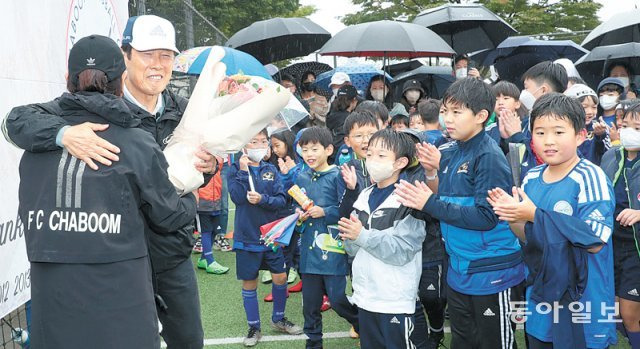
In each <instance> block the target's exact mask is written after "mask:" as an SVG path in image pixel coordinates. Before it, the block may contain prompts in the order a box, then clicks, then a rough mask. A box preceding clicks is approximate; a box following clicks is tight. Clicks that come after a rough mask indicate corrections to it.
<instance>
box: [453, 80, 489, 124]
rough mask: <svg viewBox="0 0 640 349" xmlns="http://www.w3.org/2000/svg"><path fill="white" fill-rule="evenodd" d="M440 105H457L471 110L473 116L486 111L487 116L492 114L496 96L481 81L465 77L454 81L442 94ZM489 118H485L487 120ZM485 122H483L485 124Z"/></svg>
mask: <svg viewBox="0 0 640 349" xmlns="http://www.w3.org/2000/svg"><path fill="white" fill-rule="evenodd" d="M442 103H443V104H447V103H452V104H459V105H462V106H463V107H465V108H468V109H471V111H472V112H473V113H474V114H478V113H479V112H480V111H482V110H486V111H487V115H491V113H493V109H494V108H495V106H496V96H495V95H494V94H493V91H492V90H491V88H490V87H489V86H487V84H485V83H484V82H483V81H482V80H480V79H476V78H472V77H466V78H464V79H460V80H456V82H454V83H453V84H451V86H449V88H448V89H447V90H446V91H445V92H444V96H442ZM488 119H489V117H488V116H487V120H488ZM486 122H487V121H486V120H485V123H486Z"/></svg>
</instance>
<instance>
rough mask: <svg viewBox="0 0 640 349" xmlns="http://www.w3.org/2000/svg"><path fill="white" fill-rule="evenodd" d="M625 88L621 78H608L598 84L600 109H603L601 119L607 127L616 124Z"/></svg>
mask: <svg viewBox="0 0 640 349" xmlns="http://www.w3.org/2000/svg"><path fill="white" fill-rule="evenodd" d="M624 88H625V86H624V83H623V82H622V81H621V80H620V79H619V78H606V79H604V80H602V81H601V82H600V84H598V91H597V92H598V96H599V100H600V108H602V114H601V117H602V119H603V120H604V122H605V123H606V124H607V126H611V125H612V124H615V122H616V106H617V105H618V102H619V101H620V97H621V96H622V93H623V92H624Z"/></svg>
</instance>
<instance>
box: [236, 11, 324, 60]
mask: <svg viewBox="0 0 640 349" xmlns="http://www.w3.org/2000/svg"><path fill="white" fill-rule="evenodd" d="M330 38H331V34H330V33H329V32H328V31H326V30H325V29H324V28H322V27H321V26H319V25H317V24H316V23H314V22H312V21H311V20H309V19H307V18H271V19H267V20H265V21H259V22H255V23H253V24H251V25H250V26H248V27H246V28H244V29H240V30H239V31H238V32H237V33H235V34H233V36H232V37H231V38H229V40H228V41H227V43H226V46H229V47H232V48H235V49H238V50H240V51H244V52H246V53H248V54H250V55H252V56H254V57H255V58H257V59H258V60H259V61H260V62H261V63H262V64H267V63H271V62H276V61H279V60H283V59H288V58H295V57H300V56H306V55H308V54H310V53H312V52H315V51H316V50H317V49H319V48H320V47H321V46H322V45H324V43H325V42H327V40H329V39H330Z"/></svg>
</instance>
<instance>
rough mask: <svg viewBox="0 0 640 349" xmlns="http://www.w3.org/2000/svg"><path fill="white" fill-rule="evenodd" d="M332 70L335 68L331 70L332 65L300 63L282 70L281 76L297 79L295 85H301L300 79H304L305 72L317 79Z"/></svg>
mask: <svg viewBox="0 0 640 349" xmlns="http://www.w3.org/2000/svg"><path fill="white" fill-rule="evenodd" d="M331 69H333V68H331V66H330V65H328V64H325V63H320V62H313V61H311V62H300V63H294V64H291V65H290V66H288V67H286V68H284V69H282V70H280V74H289V75H291V76H293V77H294V78H295V79H296V81H295V83H296V84H299V83H300V79H301V78H302V74H304V73H305V72H308V71H311V72H313V73H314V74H315V75H316V77H317V76H318V75H320V74H322V73H324V72H327V71H329V70H331Z"/></svg>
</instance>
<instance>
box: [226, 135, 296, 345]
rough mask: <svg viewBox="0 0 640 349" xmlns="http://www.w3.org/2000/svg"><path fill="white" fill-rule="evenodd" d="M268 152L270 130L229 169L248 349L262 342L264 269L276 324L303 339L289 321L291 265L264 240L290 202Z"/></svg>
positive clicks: (254, 139) (274, 325) (273, 318)
mask: <svg viewBox="0 0 640 349" xmlns="http://www.w3.org/2000/svg"><path fill="white" fill-rule="evenodd" d="M268 151H269V140H268V138H267V130H266V129H264V130H262V131H260V132H259V133H258V134H257V135H255V136H254V137H253V138H252V139H251V140H250V141H249V143H248V144H247V145H246V146H245V154H244V155H242V156H241V157H240V159H239V160H238V162H236V163H234V164H233V165H232V166H231V168H230V169H229V173H228V175H227V180H228V183H229V195H230V196H231V200H232V201H233V202H234V204H235V205H236V216H235V217H236V218H235V222H234V226H235V231H234V239H233V250H234V251H235V252H236V273H237V278H238V280H242V299H243V304H244V310H245V313H246V316H247V323H248V325H249V331H248V334H247V336H246V338H245V341H244V343H245V345H247V346H253V345H255V344H256V343H257V342H258V341H259V340H260V338H261V336H262V335H261V331H260V330H261V326H260V314H259V310H258V295H257V292H256V289H257V287H258V286H257V285H258V280H257V278H258V272H259V270H269V271H270V272H271V277H272V279H273V284H272V289H271V292H272V294H273V313H272V315H271V325H272V327H273V328H275V329H276V330H278V331H280V332H284V333H287V334H300V333H302V329H301V328H300V327H299V326H296V325H294V324H293V323H291V322H290V321H289V320H287V318H286V317H285V316H284V311H285V305H286V301H287V274H286V263H285V258H284V254H283V252H282V249H278V250H277V251H273V250H272V249H271V248H269V247H267V246H265V245H264V244H263V243H262V242H261V241H260V226H262V225H264V224H267V223H270V222H273V221H275V220H276V219H278V218H280V217H278V211H279V209H282V208H284V206H285V205H286V197H285V195H286V194H285V192H284V188H283V186H282V182H281V180H280V178H279V177H280V173H279V171H278V169H277V168H276V167H275V166H274V165H272V164H270V163H268V162H266V161H263V159H264V157H265V156H266V155H267V154H268Z"/></svg>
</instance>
